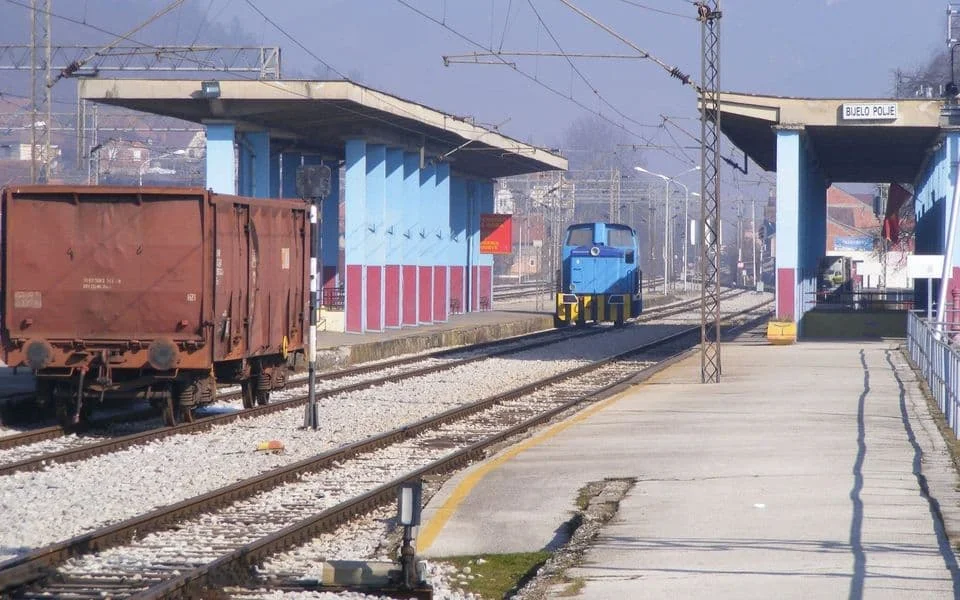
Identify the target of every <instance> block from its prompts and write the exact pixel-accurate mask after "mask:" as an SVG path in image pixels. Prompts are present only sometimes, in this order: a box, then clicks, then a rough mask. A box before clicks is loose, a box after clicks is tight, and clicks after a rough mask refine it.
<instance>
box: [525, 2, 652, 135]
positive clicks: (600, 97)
mask: <svg viewBox="0 0 960 600" xmlns="http://www.w3.org/2000/svg"><path fill="white" fill-rule="evenodd" d="M527 3H528V4H529V5H530V9H531V10H533V14H534V15H536V17H537V21H539V22H540V24H541V25H542V26H543V29H544V31H546V32H547V35H549V36H550V39H551V40H553V43H554V44H555V45H556V47H557V50H559V51H560V54H562V55H563V58H565V59H566V61H567V63H568V64H569V65H570V68H571V69H573V71H574V72H575V73H576V74H577V76H579V77H580V79H581V80H582V81H583V82H584V83H585V84H587V87H589V88H590V91H591V92H593V93H594V94H595V95H596V96H597V99H598V100H600V102H602V103H603V104H605V105H606V106H607V108H609V109H610V110H612V111H613V112H615V113H617V114H618V115H619V116H620V118H622V119H625V120H627V121H630V122H631V123H633V124H635V125H639V126H641V127H644V126H645V123H641V122H640V121H637V120H636V119H633V118H631V117H629V116H628V115H625V114H624V113H623V112H622V111H621V110H620V109H618V108H617V107H616V106H614V105H613V104H611V103H610V102H609V101H608V100H607V99H606V98H604V96H603V94H601V93H600V90H598V89H597V88H596V86H594V85H593V83H591V82H590V80H589V79H587V76H586V75H584V74H583V72H582V71H581V70H580V69H579V68H577V65H576V63H574V62H573V59H571V58H570V56H568V55H567V53H566V51H565V50H564V49H563V46H561V45H560V40H558V39H557V36H555V35H554V34H553V31H551V30H550V26H549V25H547V22H546V21H544V19H543V17H542V16H541V15H540V11H538V10H537V7H536V5H534V3H533V0H527Z"/></svg>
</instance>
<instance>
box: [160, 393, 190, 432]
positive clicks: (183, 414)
mask: <svg viewBox="0 0 960 600" xmlns="http://www.w3.org/2000/svg"><path fill="white" fill-rule="evenodd" d="M180 423H193V407H192V406H183V405H182V404H180V402H179V401H178V400H176V399H174V397H173V394H168V395H167V398H166V400H164V401H163V424H164V425H166V426H167V427H175V426H176V425H178V424H180Z"/></svg>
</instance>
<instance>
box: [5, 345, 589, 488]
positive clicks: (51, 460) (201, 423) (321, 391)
mask: <svg viewBox="0 0 960 600" xmlns="http://www.w3.org/2000/svg"><path fill="white" fill-rule="evenodd" d="M603 331H604V330H603V329H601V328H591V329H586V330H576V329H570V330H567V331H564V332H559V333H558V332H555V331H550V332H547V333H545V334H542V335H537V336H535V338H534V339H533V340H531V339H529V337H530V336H525V337H524V338H522V339H521V340H518V341H515V342H513V343H508V344H505V343H504V341H502V340H501V341H499V342H489V343H483V344H479V345H477V346H471V347H469V348H467V349H462V348H461V349H448V350H442V351H440V352H436V353H431V354H427V355H420V356H415V357H406V358H402V359H396V360H393V361H387V362H381V363H375V364H370V365H361V366H360V367H357V368H354V369H349V370H344V371H338V372H334V373H330V374H328V375H325V376H324V377H323V379H322V380H321V381H319V382H318V384H319V388H318V392H317V399H318V400H319V399H324V398H331V397H334V396H337V395H339V394H348V393H353V392H357V391H360V390H365V389H369V388H373V387H376V386H380V385H384V384H386V383H395V382H398V381H402V380H405V379H412V378H415V377H422V376H424V375H428V374H430V373H436V372H438V371H445V370H448V369H453V368H456V367H459V366H461V365H465V364H469V363H472V362H477V361H481V360H486V359H488V358H493V357H496V356H502V355H505V354H512V353H516V352H523V351H527V350H531V349H534V348H540V347H543V346H546V345H550V344H558V343H562V342H565V341H568V340H570V339H572V338H579V337H583V336H588V335H597V334H600V333H602V332H603ZM490 348H494V349H493V350H492V351H487V350H488V349H490ZM457 354H467V356H466V357H463V358H456V355H457ZM450 357H453V358H450ZM431 361H434V362H435V364H427V365H425V366H424V363H429V362H431ZM411 365H413V367H414V368H412V369H411V368H408V367H410V366H411ZM370 374H374V375H375V376H373V377H366V376H367V375H370ZM348 378H350V379H356V378H359V379H360V380H359V381H355V382H350V383H347V384H346V385H339V386H337V385H332V384H333V383H334V382H336V381H339V380H343V379H348ZM281 393H285V394H286V395H287V396H289V397H288V398H285V399H281V400H280V401H277V402H272V403H271V404H268V405H265V406H257V407H253V408H249V409H245V410H237V411H236V412H230V413H223V414H217V415H213V416H209V417H204V418H201V419H197V420H195V421H194V422H192V423H182V424H180V425H176V426H174V427H164V426H161V427H154V428H148V429H145V430H144V431H138V432H136V433H131V434H128V435H121V436H101V437H93V438H84V437H79V436H78V437H75V438H71V439H70V440H69V441H68V442H66V443H65V446H66V447H64V448H62V449H58V450H55V451H52V452H39V453H28V454H29V456H27V457H25V458H17V459H16V460H10V461H8V462H3V463H0V476H4V475H10V474H12V473H17V472H23V471H36V470H40V469H43V468H45V467H47V466H49V465H51V464H62V463H69V462H76V461H80V460H86V459H88V458H92V457H95V456H99V455H102V454H108V453H111V452H117V451H120V450H123V449H126V448H130V447H132V446H139V445H143V444H146V443H149V442H152V441H155V440H160V439H163V438H167V437H171V436H174V435H182V434H190V433H197V432H200V431H205V430H207V429H210V428H211V427H214V426H217V425H226V424H228V423H231V422H233V421H236V420H239V419H253V418H256V417H260V416H263V415H268V414H271V413H274V412H279V411H284V410H288V409H292V408H297V407H300V406H303V404H305V403H306V401H307V388H306V384H305V380H304V379H302V378H301V379H298V380H295V381H294V382H293V383H292V385H291V386H290V387H288V388H287V389H286V390H285V391H284V392H281ZM281 393H277V395H280V394H281ZM230 394H232V393H228V394H226V395H225V396H222V397H220V399H227V398H230V397H231V395H230ZM235 396H236V398H239V392H236V394H235ZM91 439H92V440H93V441H91ZM0 460H3V459H2V458H0Z"/></svg>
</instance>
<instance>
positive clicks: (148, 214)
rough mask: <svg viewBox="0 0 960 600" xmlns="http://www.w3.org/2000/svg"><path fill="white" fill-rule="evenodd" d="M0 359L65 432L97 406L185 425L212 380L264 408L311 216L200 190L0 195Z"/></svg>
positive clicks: (283, 365) (282, 348)
mask: <svg viewBox="0 0 960 600" xmlns="http://www.w3.org/2000/svg"><path fill="white" fill-rule="evenodd" d="M2 203H3V206H2V215H3V223H2V232H3V236H2V256H3V262H2V272H0V275H2V284H3V285H2V290H3V297H2V299H0V302H2V307H0V314H2V323H0V344H2V351H3V357H4V361H5V362H6V363H7V364H8V365H11V366H21V365H22V366H26V367H28V368H30V369H32V370H33V371H35V372H36V374H37V382H38V383H37V392H38V394H37V397H38V402H39V403H40V404H41V405H42V406H46V407H51V408H54V409H55V410H56V412H57V415H58V417H59V418H60V419H61V420H62V421H66V422H72V423H76V422H77V421H78V420H79V419H81V418H83V417H84V416H85V415H86V414H88V413H89V410H90V409H91V408H92V407H93V406H94V405H95V404H96V403H97V402H99V401H102V400H103V399H104V398H107V397H119V398H121V399H122V398H129V399H147V400H149V401H151V402H152V403H154V404H156V405H158V406H160V407H161V408H162V409H163V411H164V417H165V419H166V420H167V422H168V423H175V422H177V421H178V420H190V419H192V410H193V408H194V407H195V406H197V405H199V404H203V403H206V402H210V401H212V400H213V399H214V396H215V390H216V383H217V382H224V383H239V384H240V385H241V386H242V389H243V391H244V395H243V397H244V405H245V406H247V407H250V406H253V405H254V404H255V403H261V404H262V403H266V402H267V401H268V399H269V393H270V390H271V389H277V388H279V387H282V386H283V383H284V381H285V378H286V374H287V372H288V370H289V366H290V364H291V362H292V361H291V359H292V358H293V357H295V356H296V355H297V354H299V353H302V352H303V348H304V338H305V331H306V326H305V322H308V319H307V317H308V313H307V300H308V294H309V254H310V253H309V248H310V245H309V236H310V226H309V206H308V205H306V204H305V203H303V202H302V201H298V200H276V199H255V198H243V197H237V196H227V195H220V194H214V193H212V192H209V191H207V190H203V189H199V188H159V187H143V188H140V187H100V186H46V185H33V186H14V187H8V188H6V189H4V190H3V192H2Z"/></svg>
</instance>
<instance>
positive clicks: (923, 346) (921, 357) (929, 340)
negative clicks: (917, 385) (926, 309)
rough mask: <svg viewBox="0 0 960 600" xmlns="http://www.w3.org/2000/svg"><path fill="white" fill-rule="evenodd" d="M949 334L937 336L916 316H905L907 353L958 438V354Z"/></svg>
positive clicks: (932, 328) (912, 314) (959, 388)
mask: <svg viewBox="0 0 960 600" xmlns="http://www.w3.org/2000/svg"><path fill="white" fill-rule="evenodd" d="M951 335H952V332H951V331H946V332H940V331H938V330H936V329H934V326H932V325H931V324H930V322H928V321H927V320H925V319H923V318H921V316H920V315H919V314H918V313H915V312H911V313H909V314H908V315H907V350H908V351H909V352H910V358H911V360H913V363H914V364H915V365H917V367H918V368H919V370H920V373H921V375H922V376H923V379H924V380H925V381H926V382H927V386H929V388H930V392H931V393H932V394H933V397H934V398H935V399H936V401H937V406H939V407H940V412H941V413H943V416H944V418H945V419H946V420H947V423H948V424H949V425H950V429H952V430H953V435H954V437H958V434H960V431H958V427H957V425H958V422H957V411H958V409H960V406H958V398H957V392H958V391H960V353H958V352H957V350H956V349H955V348H953V347H952V346H951V345H950V343H949V341H950V338H951Z"/></svg>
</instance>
